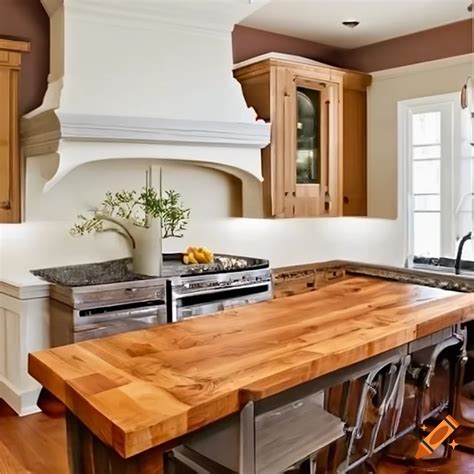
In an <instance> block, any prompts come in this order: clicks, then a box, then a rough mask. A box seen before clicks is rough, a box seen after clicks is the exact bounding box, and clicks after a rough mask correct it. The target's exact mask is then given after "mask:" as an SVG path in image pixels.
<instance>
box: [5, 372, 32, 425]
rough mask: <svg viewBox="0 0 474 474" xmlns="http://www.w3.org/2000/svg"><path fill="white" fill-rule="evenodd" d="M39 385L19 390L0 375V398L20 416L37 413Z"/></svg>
mask: <svg viewBox="0 0 474 474" xmlns="http://www.w3.org/2000/svg"><path fill="white" fill-rule="evenodd" d="M40 391H41V387H38V388H33V389H30V390H26V391H21V390H19V389H18V388H17V387H15V386H14V385H13V384H12V383H11V382H10V381H8V380H7V379H5V378H4V377H2V376H0V398H1V399H3V400H4V401H5V402H6V403H7V404H8V405H9V406H10V407H11V408H12V409H13V410H15V412H16V413H18V415H20V416H26V415H31V414H33V413H38V412H39V411H40V409H39V408H38V406H37V405H36V403H37V402H38V397H39V393H40Z"/></svg>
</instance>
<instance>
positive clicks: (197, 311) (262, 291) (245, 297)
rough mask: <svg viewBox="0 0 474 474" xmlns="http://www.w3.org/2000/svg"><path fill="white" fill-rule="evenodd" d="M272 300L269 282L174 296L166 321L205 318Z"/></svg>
mask: <svg viewBox="0 0 474 474" xmlns="http://www.w3.org/2000/svg"><path fill="white" fill-rule="evenodd" d="M271 298H272V287H271V283H270V282H264V283H261V284H256V285H249V286H247V287H239V288H235V289H225V290H217V291H216V290H214V291H210V292H202V293H199V294H195V295H192V294H191V295H186V296H176V295H174V298H172V301H171V303H172V304H170V305H169V306H168V321H169V322H175V321H181V320H183V319H188V318H194V317H198V316H205V315H208V314H212V313H217V312H219V311H223V310H225V309H230V308H235V307H237V306H243V305H246V304H252V303H259V302H261V301H266V300H269V299H271Z"/></svg>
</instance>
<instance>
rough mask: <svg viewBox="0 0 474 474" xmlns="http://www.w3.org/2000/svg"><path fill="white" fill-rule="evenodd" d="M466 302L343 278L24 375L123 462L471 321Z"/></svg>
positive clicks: (135, 336) (76, 354) (89, 347)
mask: <svg viewBox="0 0 474 474" xmlns="http://www.w3.org/2000/svg"><path fill="white" fill-rule="evenodd" d="M473 298H474V296H473V295H472V294H461V293H455V292H450V291H445V290H440V289H437V288H428V287H423V286H418V285H412V284H405V283H399V282H394V281H387V280H383V279H379V278H373V277H363V276H362V277H361V276H348V277H347V278H346V279H344V280H342V281H339V282H337V283H334V284H332V285H330V286H327V287H324V288H321V289H319V290H318V291H314V292H310V293H307V294H301V295H295V296H290V297H284V298H280V299H275V300H273V301H269V302H266V303H260V304H255V305H249V306H244V307H240V308H237V309H232V310H227V311H225V312H223V313H219V314H217V315H213V316H209V317H205V318H197V319H192V320H187V321H185V322H181V323H176V324H169V325H164V326H159V327H156V328H153V329H148V330H144V331H136V332H129V333H125V334H120V335H117V336H112V337H108V338H104V339H99V340H94V341H87V342H82V343H79V344H74V345H70V346H64V347H60V348H55V349H50V350H46V351H42V352H38V353H34V354H30V357H29V372H30V374H31V375H32V376H33V377H34V378H36V379H37V380H38V381H39V382H40V383H41V384H42V385H43V386H45V387H46V388H47V389H48V390H49V391H51V392H52V393H53V394H54V395H56V396H57V397H58V398H59V399H60V400H61V401H62V402H63V403H64V404H65V405H66V406H67V408H68V409H69V410H70V411H71V412H72V413H73V414H74V415H75V416H76V417H77V418H78V419H79V420H80V421H81V422H82V423H83V424H84V425H85V426H87V428H88V429H89V430H90V431H92V433H94V434H95V435H96V436H97V437H98V438H100V440H102V441H103V442H104V443H105V444H106V445H108V446H111V447H112V448H114V449H115V451H116V452H118V453H119V454H120V455H121V456H122V457H124V458H128V457H131V456H135V455H137V454H138V453H141V452H143V451H145V450H149V449H150V448H152V447H156V446H160V445H163V444H164V443H167V442H170V441H172V440H175V439H177V438H179V437H180V436H182V435H185V434H187V433H189V432H191V431H193V430H196V429H198V428H201V427H203V426H205V425H208V424H210V423H212V422H214V421H216V420H219V419H222V418H224V417H225V416H227V415H230V414H233V413H236V412H238V411H240V410H241V409H242V407H243V406H244V404H245V403H246V402H248V401H249V400H259V399H262V398H265V397H269V396H271V395H273V394H276V393H279V392H282V391H284V390H286V389H288V388H291V387H295V386H297V385H299V384H302V383H303V382H306V381H308V380H312V379H315V378H317V377H320V376H322V375H325V374H328V373H330V372H333V371H336V370H338V369H341V368H343V367H347V366H349V365H352V364H354V363H356V362H359V361H362V360H364V359H367V358H368V357H371V356H374V355H377V354H380V353H382V352H385V351H388V350H391V349H393V348H396V347H398V346H401V345H403V344H406V343H408V342H411V341H413V340H415V339H418V338H420V337H423V336H426V335H429V334H431V333H434V332H435V331H439V330H441V329H444V328H447V327H450V326H452V325H455V324H457V323H460V322H464V321H468V320H471V319H474V299H473Z"/></svg>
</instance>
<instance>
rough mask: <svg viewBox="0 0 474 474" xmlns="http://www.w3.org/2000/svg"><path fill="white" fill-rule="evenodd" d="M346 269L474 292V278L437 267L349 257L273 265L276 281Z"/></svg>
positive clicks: (413, 282) (355, 272) (395, 279)
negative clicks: (395, 263)
mask: <svg viewBox="0 0 474 474" xmlns="http://www.w3.org/2000/svg"><path fill="white" fill-rule="evenodd" d="M335 269H342V270H344V271H345V272H347V273H350V274H353V275H365V276H374V277H380V278H385V279H386V280H392V281H399V282H401V283H412V284H416V285H423V286H429V287H432V288H441V289H444V290H452V291H459V292H463V293H472V292H474V278H473V277H472V276H467V275H462V274H461V275H454V274H452V275H451V274H444V273H440V272H437V271H436V270H433V271H429V270H421V269H411V268H402V267H393V266H389V265H376V264H369V263H364V262H353V261H348V260H332V261H329V262H318V263H311V264H304V265H295V266H289V267H281V268H275V269H273V274H274V276H275V282H276V285H278V284H279V283H283V282H285V283H288V282H291V281H292V280H294V281H297V280H298V279H299V278H303V277H308V276H309V275H311V274H312V273H313V274H314V273H316V272H325V271H328V270H335Z"/></svg>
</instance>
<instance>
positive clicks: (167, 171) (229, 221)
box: [0, 159, 404, 281]
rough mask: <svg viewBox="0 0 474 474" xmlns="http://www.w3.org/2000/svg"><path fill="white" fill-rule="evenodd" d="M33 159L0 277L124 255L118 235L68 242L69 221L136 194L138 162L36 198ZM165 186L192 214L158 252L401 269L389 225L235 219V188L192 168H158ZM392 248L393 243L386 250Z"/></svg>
mask: <svg viewBox="0 0 474 474" xmlns="http://www.w3.org/2000/svg"><path fill="white" fill-rule="evenodd" d="M39 161H40V160H36V161H35V160H34V159H33V160H31V161H30V162H29V163H28V189H29V193H28V195H27V217H28V222H26V223H24V224H19V225H1V226H0V238H1V239H0V242H1V247H0V278H2V277H3V278H4V279H8V280H20V281H24V280H25V279H26V280H28V279H29V277H28V271H29V269H32V268H38V267H45V266H54V265H64V264H72V263H83V262H90V261H100V260H107V259H112V258H120V257H123V256H126V255H128V249H127V246H126V245H125V243H124V242H123V241H122V240H121V239H120V237H119V236H116V235H114V234H110V233H107V234H103V235H98V236H91V237H71V236H70V235H69V234H68V229H69V228H70V226H71V224H72V222H73V220H74V216H76V215H77V213H79V212H83V211H84V210H85V209H88V208H90V207H92V206H94V205H96V204H97V203H99V202H100V200H101V198H102V197H103V194H104V192H105V191H106V190H108V189H110V190H120V189H123V188H138V187H140V186H141V185H142V183H144V172H145V166H146V165H145V164H137V163H136V162H134V163H131V162H126V161H119V160H117V161H112V162H110V161H109V162H96V163H91V164H87V165H84V166H83V167H81V168H79V169H77V170H76V171H73V172H72V173H71V174H70V175H68V176H67V177H66V178H65V179H64V180H63V181H62V182H60V183H59V184H58V185H57V186H56V187H55V188H53V189H52V190H51V191H50V192H49V193H47V194H41V186H42V184H43V183H44V180H42V179H40V178H39V176H40V166H39V165H40V163H39ZM163 170H164V180H163V181H164V188H168V189H169V188H173V189H176V190H177V191H179V192H180V193H181V194H182V197H183V201H184V204H185V205H186V206H188V207H190V208H191V210H192V212H191V219H190V223H189V229H188V231H187V232H186V235H185V237H184V238H183V239H167V240H166V241H165V242H164V251H166V252H171V251H181V250H184V249H185V248H186V247H187V246H188V245H191V244H195V245H206V246H209V247H211V248H213V249H214V250H215V251H216V252H227V253H235V254H242V255H249V256H252V255H253V256H258V257H266V258H269V259H270V260H271V263H272V265H273V266H281V265H290V264H298V263H305V262H312V261H320V260H330V259H336V258H348V259H354V260H364V261H370V262H384V263H392V264H402V263H403V258H404V257H403V252H402V251H401V249H396V248H394V245H393V241H394V238H395V241H397V237H396V236H395V235H394V233H396V232H397V227H396V223H395V221H389V220H375V219H370V220H369V219H356V218H344V219H328V218H326V219H279V220H272V219H242V218H236V217H233V216H235V215H238V213H239V211H240V210H239V209H238V206H237V208H234V205H233V203H239V202H240V199H239V196H238V194H239V189H240V187H239V186H238V183H237V182H236V181H235V179H234V178H231V177H229V176H228V175H226V174H224V173H221V172H217V171H213V170H209V169H203V168H197V167H174V168H171V167H165V168H163ZM390 242H392V244H390Z"/></svg>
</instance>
